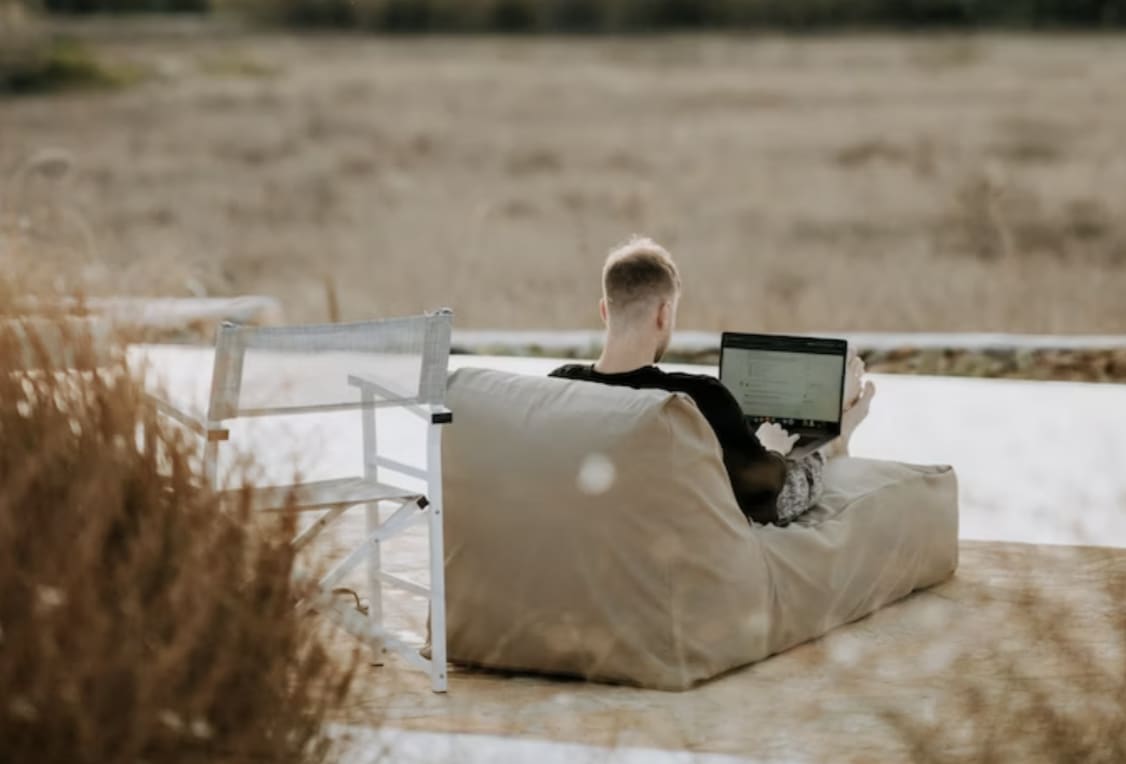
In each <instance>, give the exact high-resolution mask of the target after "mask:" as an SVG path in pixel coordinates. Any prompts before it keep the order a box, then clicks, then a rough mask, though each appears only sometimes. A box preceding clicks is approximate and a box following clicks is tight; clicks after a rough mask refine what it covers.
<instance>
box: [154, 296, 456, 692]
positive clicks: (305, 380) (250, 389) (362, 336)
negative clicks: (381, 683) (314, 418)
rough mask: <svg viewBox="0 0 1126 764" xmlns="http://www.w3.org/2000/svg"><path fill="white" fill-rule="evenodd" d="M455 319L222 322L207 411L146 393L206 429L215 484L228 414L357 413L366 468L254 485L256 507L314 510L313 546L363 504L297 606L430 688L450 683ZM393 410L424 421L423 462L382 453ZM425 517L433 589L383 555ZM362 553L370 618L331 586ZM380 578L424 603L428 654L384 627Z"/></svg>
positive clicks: (304, 535)
mask: <svg viewBox="0 0 1126 764" xmlns="http://www.w3.org/2000/svg"><path fill="white" fill-rule="evenodd" d="M452 321H453V314H452V313H451V312H450V311H449V310H440V311H437V312H435V313H430V314H426V315H423V316H413V317H409V318H398V319H389V320H384V321H370V322H362V323H353V324H325V325H317V326H293V327H264V328H256V327H244V326H237V325H234V324H230V323H225V324H223V325H222V326H221V327H220V329H219V332H218V335H217V338H216V343H215V366H214V369H213V372H212V378H211V394H210V401H209V404H208V411H207V414H206V417H205V418H202V419H200V418H195V417H192V416H191V415H190V414H188V413H186V412H185V411H184V410H183V409H182V408H179V407H176V406H173V405H172V404H171V403H170V402H168V401H166V400H162V399H159V398H156V397H154V398H153V400H154V401H155V403H156V405H157V406H158V407H159V408H160V410H161V411H163V412H164V413H165V414H167V415H169V416H171V417H173V418H174V419H176V420H177V421H179V422H180V423H181V424H183V425H185V426H187V427H188V428H190V429H191V430H192V431H194V432H195V433H197V434H198V435H200V436H202V437H203V438H204V440H205V444H204V469H205V471H206V474H207V475H208V478H209V480H211V481H212V484H213V485H214V486H215V487H216V488H218V487H219V486H218V480H219V474H218V465H219V447H220V445H221V444H222V443H223V442H225V441H227V440H229V438H230V428H229V425H230V423H231V421H232V420H236V419H239V418H243V417H264V416H281V415H289V414H303V413H317V412H335V411H345V410H352V409H354V410H357V411H358V412H359V413H360V415H361V417H362V430H363V474H362V475H357V476H353V477H347V478H338V479H333V480H321V481H316V482H307V483H301V484H299V485H290V486H273V487H268V488H260V489H257V490H255V492H254V499H253V500H254V507H255V509H258V510H262V511H279V510H282V509H285V508H286V506H287V503H291V502H293V501H295V502H296V505H297V507H298V508H299V509H301V510H317V511H320V513H321V514H320V516H319V517H318V518H317V519H316V520H315V521H314V522H312V523H311V524H309V525H308V526H307V527H305V529H304V530H302V531H301V532H300V533H299V534H298V535H297V536H296V537H295V538H294V540H293V543H294V545H295V547H296V548H301V547H304V546H306V545H307V544H309V542H311V541H312V540H313V539H314V538H316V537H317V536H318V535H319V534H320V533H321V532H322V531H323V530H324V529H325V528H327V527H328V526H330V525H331V524H332V523H333V522H335V521H336V520H338V519H340V518H341V516H342V515H343V514H344V513H345V512H346V511H347V510H348V509H350V508H352V507H356V506H363V507H365V508H366V523H367V527H366V532H365V535H364V537H363V539H362V541H361V542H360V543H359V544H357V545H356V546H355V547H354V548H352V549H350V550H349V551H348V553H347V554H346V555H345V557H344V558H343V559H342V560H341V561H340V562H339V563H337V564H336V565H335V566H334V567H333V568H332V569H331V570H329V571H328V573H327V574H325V575H324V576H323V577H322V578H321V579H320V580H319V581H318V582H317V583H316V586H315V587H314V594H313V595H311V596H310V597H308V598H307V599H306V600H304V601H303V602H301V603H299V605H298V606H299V607H300V608H303V609H305V610H308V611H317V612H320V613H323V614H325V615H327V616H329V617H330V618H331V619H332V620H333V621H334V622H335V623H336V624H337V625H338V626H340V627H341V628H343V629H344V630H346V631H347V632H349V633H351V634H353V635H354V636H356V637H358V638H360V639H361V640H363V641H365V642H367V643H368V644H370V645H372V647H374V648H375V649H376V650H377V651H381V652H382V651H391V652H394V653H396V654H398V655H400V656H401V657H402V658H403V659H404V660H405V661H406V662H407V663H408V664H410V665H412V666H414V667H416V668H419V669H422V670H423V671H425V672H427V673H428V674H429V675H430V685H431V688H432V689H433V691H434V692H445V691H446V611H445V568H444V550H443V543H442V453H441V451H442V449H441V432H442V429H441V428H442V425H444V424H446V423H448V422H450V421H452V418H453V416H452V413H451V412H450V411H449V409H447V408H446V406H445V400H446V377H447V371H448V364H449V352H450V331H451V324H452ZM388 409H401V410H404V411H408V412H411V413H412V414H414V415H416V416H418V417H420V418H421V419H422V420H423V421H424V423H425V426H426V427H427V439H426V456H425V464H424V465H422V466H416V465H411V464H407V463H405V462H402V461H398V460H395V459H391V458H389V457H387V456H385V455H383V454H381V453H380V452H379V449H378V445H379V441H378V438H377V434H378V433H377V416H376V414H377V412H379V411H385V410H388ZM384 473H394V474H397V475H399V476H405V477H408V478H413V479H414V480H416V481H421V482H422V483H423V484H424V485H425V491H420V490H417V489H414V490H411V489H407V488H403V487H401V486H399V485H397V484H396V483H394V482H388V481H387V480H385V479H383V478H384ZM400 482H401V481H400ZM381 504H390V505H391V506H392V507H394V510H393V511H392V512H391V514H390V516H389V517H387V519H386V520H381V518H380V512H379V507H380V505H381ZM420 522H426V523H427V524H428V526H429V542H430V559H429V569H430V586H429V588H427V587H423V586H421V585H420V584H417V583H415V582H412V581H408V580H406V579H405V578H401V577H399V576H395V575H392V574H390V573H388V572H387V571H385V570H383V566H382V556H381V554H380V551H381V546H382V544H384V543H386V542H387V541H388V540H390V539H391V538H393V537H395V536H398V535H399V534H401V533H402V532H403V531H405V530H407V529H408V528H409V527H411V526H413V525H414V524H416V523H420ZM365 560H366V562H367V564H368V570H367V584H368V587H369V589H370V593H369V594H370V598H369V601H370V606H369V611H368V614H367V617H364V616H363V615H362V614H361V612H360V611H359V610H358V609H357V607H355V606H353V605H352V604H351V601H349V603H345V602H343V601H341V599H340V597H338V596H335V595H334V594H333V589H334V588H336V585H337V584H339V583H340V582H341V581H342V579H344V577H345V576H347V575H348V574H349V573H350V572H351V571H353V570H354V569H355V568H357V567H358V566H359V565H361V564H363V563H364V561H365ZM384 585H388V586H393V587H397V588H399V589H401V590H405V591H407V592H410V593H413V594H417V595H421V596H423V597H425V598H426V599H427V600H428V601H429V610H430V613H429V615H430V657H429V659H427V658H425V657H423V655H422V653H421V652H420V650H419V647H420V646H417V645H410V644H408V643H407V642H406V641H405V640H404V639H402V638H401V637H399V636H396V635H394V634H392V633H391V632H389V631H388V630H387V629H386V628H385V627H384V619H383V596H382V594H383V586H384ZM357 599H358V595H357ZM357 604H358V603H357Z"/></svg>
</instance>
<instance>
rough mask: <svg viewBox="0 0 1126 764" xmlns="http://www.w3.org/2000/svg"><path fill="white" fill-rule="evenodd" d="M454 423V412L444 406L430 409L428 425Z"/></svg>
mask: <svg viewBox="0 0 1126 764" xmlns="http://www.w3.org/2000/svg"><path fill="white" fill-rule="evenodd" d="M453 421H454V412H452V411H450V410H449V409H448V408H446V407H445V406H431V407H430V424H450V423H451V422H453Z"/></svg>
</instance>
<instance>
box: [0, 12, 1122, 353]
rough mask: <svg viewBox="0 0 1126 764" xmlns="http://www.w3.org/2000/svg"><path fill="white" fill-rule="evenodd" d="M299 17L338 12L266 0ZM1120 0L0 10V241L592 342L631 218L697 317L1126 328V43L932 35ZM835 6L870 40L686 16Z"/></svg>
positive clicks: (103, 263) (330, 308) (66, 258)
mask: <svg viewBox="0 0 1126 764" xmlns="http://www.w3.org/2000/svg"><path fill="white" fill-rule="evenodd" d="M8 3H9V5H8V7H9V8H13V9H14V8H17V6H15V5H13V4H11V2H10V0H8ZM144 5H145V6H146V7H148V8H153V7H157V6H153V5H151V4H144ZM987 6H988V8H987ZM56 7H58V8H68V9H79V10H85V9H89V8H90V7H92V6H91V5H82V4H66V3H62V2H60V3H59V4H57V6H56ZM113 7H116V8H124V7H126V6H125V5H117V6H113ZM159 7H162V8H165V7H167V8H173V7H175V8H180V7H186V6H178V5H176V4H175V3H166V4H164V5H161V6H159ZM299 7H308V8H314V7H316V8H322V7H329V6H328V5H326V4H325V3H323V2H321V1H320V0H316V1H314V0H304V1H302V0H294V2H292V3H278V4H276V5H274V6H271V9H265V10H271V11H272V12H273V11H276V12H279V13H280V12H281V11H285V14H282V15H280V16H279V15H278V13H270V14H266V15H267V16H270V17H271V18H272V19H273V20H275V21H276V20H278V19H280V18H283V16H284V19H285V20H288V21H291V22H292V21H294V20H297V19H299V18H301V19H306V17H299V16H292V15H286V14H288V13H289V10H292V9H296V8H299ZM1001 7H1005V8H1008V9H1009V11H1008V12H1006V13H1004V14H1001V13H1000V11H999V10H998V9H999V8H1001ZM1124 7H1126V5H1124V4H1123V3H1113V2H1111V3H1107V2H1103V3H1086V4H1084V3H1074V2H1069V3H1064V2H1062V1H1061V2H1059V3H1051V2H1037V3H1033V2H1026V3H1020V2H1014V3H1008V4H1005V3H989V4H986V3H962V2H932V3H927V2H904V1H900V2H883V3H882V2H876V1H875V0H873V2H867V3H838V4H834V3H808V4H803V3H767V2H743V3H740V2H734V0H733V1H732V2H730V3H722V2H705V3H676V2H665V3H640V2H637V3H629V2H624V1H623V2H618V3H585V4H584V3H564V2H558V3H520V2H507V3H505V2H491V3H487V2H458V3H452V2H447V3H438V2H431V3H422V2H412V3H405V2H369V3H359V4H355V5H352V4H349V5H348V8H349V9H351V10H350V11H349V13H351V14H353V15H349V16H347V17H344V16H341V17H339V18H336V19H335V20H336V21H337V22H339V23H342V24H363V25H368V26H372V27H376V28H388V27H389V26H393V25H392V24H391V22H390V21H388V19H390V18H392V16H391V15H388V14H392V15H393V10H394V9H395V8H399V9H400V10H402V9H403V8H413V9H414V11H412V12H416V13H417V14H423V15H422V16H419V18H423V16H424V17H425V19H428V20H429V21H427V22H426V25H429V26H432V27H433V28H436V29H455V30H464V29H477V28H483V29H492V30H495V29H498V28H503V25H502V24H500V22H498V21H497V18H499V16H498V14H501V10H500V9H503V8H509V9H516V8H524V9H525V10H528V9H536V11H535V13H537V14H548V15H537V16H536V19H538V20H537V21H536V22H535V24H534V25H532V26H533V27H534V29H537V30H540V29H548V28H555V27H558V26H559V24H557V23H556V21H552V20H551V19H555V18H556V17H554V16H550V13H555V12H560V13H561V12H562V11H561V10H560V9H564V8H570V9H571V10H572V11H574V12H575V13H578V12H579V11H578V10H576V9H581V8H587V9H588V10H590V9H597V14H601V15H598V18H599V19H604V21H599V22H598V24H597V25H591V26H590V28H591V29H597V30H614V29H628V30H646V29H653V28H660V29H665V28H668V29H673V30H678V33H677V34H667V35H659V36H651V35H640V36H637V35H635V36H624V37H623V36H614V35H579V36H574V35H572V36H562V37H560V36H550V35H507V36H506V35H455V36H448V35H447V36H442V35H439V36H434V35H421V36H419V35H407V36H386V35H357V34H354V33H351V32H345V31H342V30H336V31H324V30H322V31H320V32H317V33H315V34H309V33H305V32H303V31H302V32H298V31H296V28H295V27H293V26H291V27H289V28H288V30H286V29H279V28H277V27H269V26H262V25H260V24H258V23H256V21H255V20H261V19H262V18H263V16H262V11H263V9H261V8H257V9H252V10H255V11H257V15H252V16H250V17H246V16H243V17H240V19H241V20H238V21H236V20H233V18H232V16H231V15H230V12H231V7H230V6H229V5H228V6H223V7H222V8H220V9H219V10H221V11H223V13H219V14H218V18H211V17H200V16H190V17H175V18H172V19H171V20H162V19H157V18H152V17H150V18H146V19H144V20H137V19H135V18H131V17H123V16H108V17H107V16H102V17H98V18H95V19H93V20H91V19H89V18H86V17H82V20H77V21H76V20H75V17H73V16H66V17H64V18H63V19H60V17H59V16H54V17H50V18H49V19H48V20H46V21H42V18H40V20H41V21H42V23H41V24H38V25H37V24H36V23H34V21H35V20H32V21H31V22H29V23H25V24H22V25H13V24H12V23H11V19H12V18H15V16H13V15H12V14H11V13H9V14H8V16H7V18H8V19H9V23H8V29H9V31H8V32H7V33H6V34H7V35H8V37H7V38H6V40H5V43H4V45H3V50H4V51H6V53H5V56H6V57H7V59H8V60H9V63H8V66H9V68H11V67H12V64H11V60H12V59H14V58H15V56H13V55H11V53H12V51H14V50H15V49H16V47H15V43H14V42H11V41H13V40H15V39H16V36H17V33H13V32H12V31H11V30H12V29H15V28H16V27H17V26H22V27H23V32H22V33H20V34H22V36H23V37H24V38H25V39H31V36H32V35H34V34H35V33H34V32H33V31H29V30H32V28H33V27H36V26H38V30H39V33H40V35H41V40H44V41H45V42H41V43H40V44H39V46H38V48H37V51H38V52H36V53H25V54H23V55H22V60H23V61H24V62H25V65H26V62H27V61H29V60H34V61H35V62H36V63H35V65H34V66H33V67H31V68H32V69H33V70H35V71H38V72H39V74H38V75H28V74H26V73H25V74H22V75H20V77H17V78H15V79H14V80H13V78H11V77H9V78H8V82H9V85H11V83H12V82H15V83H16V85H17V86H18V87H9V90H12V91H15V92H16V93H19V94H22V95H9V96H7V97H0V248H2V250H3V251H0V257H8V258H20V262H21V264H22V267H25V268H27V269H29V270H32V271H35V273H36V274H37V276H38V277H39V278H41V279H44V280H47V281H54V282H58V281H60V279H61V278H62V274H66V276H65V279H66V280H72V281H73V280H78V281H81V283H82V284H83V285H85V286H86V287H87V288H88V289H90V290H92V291H93V292H95V293H115V294H121V293H129V294H161V295H210V296H216V295H233V294H241V293H262V294H268V295H273V296H276V297H278V298H280V300H281V302H282V305H283V306H284V310H285V314H286V317H287V319H291V320H294V321H310V320H324V319H326V318H328V317H330V316H339V317H342V318H344V319H359V318H365V317H372V316H380V315H392V314H402V313H409V312H414V311H417V310H420V309H424V308H428V307H435V306H436V305H438V304H448V305H450V306H452V307H453V308H454V309H455V310H456V311H457V314H458V324H459V326H461V327H463V328H469V327H475V328H595V327H597V325H598V323H597V315H596V311H595V309H594V304H595V302H596V300H597V297H598V272H599V267H600V264H601V260H602V258H603V256H604V254H605V252H606V250H607V249H608V248H609V247H610V246H611V245H613V244H614V243H616V242H618V241H620V240H621V239H623V238H625V237H627V236H629V235H630V234H632V233H635V232H642V233H648V234H650V235H653V236H655V237H656V238H658V239H659V240H661V241H662V242H664V243H666V244H667V245H668V246H669V247H670V248H671V249H672V251H673V253H674V255H675V256H677V257H678V259H679V260H680V262H681V266H682V269H683V272H684V278H685V281H686V283H687V286H688V291H687V293H686V297H685V300H684V302H683V304H682V310H681V325H682V327H683V328H686V329H708V330H714V329H721V328H732V327H739V328H746V329H750V328H760V329H764V330H770V331H801V330H806V331H819V330H830V329H831V330H839V331H850V330H860V331H916V330H925V331H1010V332H1045V333H1046V332H1064V333H1119V332H1122V331H1124V329H1126V300H1123V299H1122V297H1121V296H1122V295H1123V294H1126V108H1123V107H1122V106H1121V103H1120V100H1121V99H1120V98H1119V97H1118V94H1119V93H1120V91H1121V83H1122V82H1124V81H1126V45H1123V42H1122V39H1121V38H1119V37H1118V36H1115V35H1113V34H1089V33H1078V32H1068V33H1064V32H1056V33H1052V34H1030V33H1027V32H1025V31H1020V32H1011V31H996V30H994V31H973V32H968V31H965V30H963V31H951V29H950V28H951V27H955V28H957V27H959V26H966V25H977V24H979V23H984V24H986V26H994V25H1000V26H1001V27H1005V26H1006V25H1015V26H1017V27H1019V28H1025V27H1029V26H1031V27H1038V26H1045V25H1046V26H1059V25H1063V26H1067V25H1073V24H1084V25H1087V26H1106V25H1109V26H1111V27H1114V26H1115V25H1117V24H1119V23H1121V21H1122V20H1123V15H1122V10H1123V8H1124ZM242 8H243V9H244V10H245V9H246V8H247V6H242ZM660 8H664V9H666V10H665V11H661V13H665V14H666V15H665V16H661V15H660V14H659V13H657V11H658V10H659V9H660ZM676 8H681V9H682V10H683V9H687V8H696V9H697V10H699V13H701V14H705V11H706V13H707V14H712V15H707V17H706V18H704V17H703V16H701V17H699V18H695V20H693V18H689V17H688V16H677V15H676V13H677V12H674V10H673V9H676ZM797 8H805V9H807V10H808V14H807V15H805V16H802V17H801V18H802V19H804V21H801V22H800V23H799V22H798V21H795V19H797V18H798V17H797V16H793V15H788V14H793V13H796V11H795V10H794V9H797ZM845 8H847V9H850V10H847V12H846V11H845V10H843V9H845ZM944 8H945V9H946V10H942V9H944ZM956 8H960V9H962V11H964V12H965V13H963V15H962V16H960V17H959V16H957V14H955V15H954V16H951V15H950V14H951V13H953V11H951V10H950V9H956ZM287 9H289V10H287ZM426 9H429V10H426ZM441 9H445V10H441ZM455 9H456V12H455ZM551 9H554V10H551ZM629 9H633V10H629ZM638 9H649V10H650V11H653V12H654V13H655V14H657V15H653V16H650V17H646V18H647V19H648V20H643V19H641V17H640V16H639V15H638V14H640V11H639V10H638ZM724 9H726V10H724ZM739 9H742V10H739ZM894 9H899V10H900V11H902V12H903V13H904V14H906V15H902V16H901V17H897V16H896V15H895V13H893V12H892V11H893V10H894ZM912 9H913V10H912ZM975 9H976V10H975ZM988 9H992V10H989V12H988V13H987V12H986V11H987V10H988ZM1084 9H1085V10H1084ZM737 10H738V11H739V13H743V12H744V11H745V12H746V13H744V14H743V15H741V16H740V15H739V14H738V13H736V11H737ZM970 10H974V13H976V14H977V15H976V16H974V17H973V18H970V17H969V16H968V15H966V14H969V13H970ZM486 11H487V12H486ZM549 11H550V13H549ZM627 11H628V12H627ZM727 11H730V12H731V13H730V14H729V15H727V16H725V15H724V13H727ZM948 11H949V12H948ZM962 11H959V13H961V12H962ZM979 11H980V13H978V12H979ZM310 12H311V11H310ZM396 12H397V11H396ZM403 12H405V11H403ZM513 12H514V13H515V11H513ZM528 12H529V13H531V11H530V10H528ZM590 12H591V13H594V11H590ZM635 12H636V13H635ZM897 12H898V11H897ZM995 12H996V13H995ZM631 13H632V14H634V15H633V16H630V14H631ZM685 13H687V11H685ZM756 13H757V14H759V15H758V16H756V15H755V14H756ZM359 14H362V18H361V15H359ZM443 14H447V15H443ZM449 14H452V15H449ZM490 14H491V15H490ZM732 14H734V15H732ZM834 14H836V15H834ZM865 14H868V15H865ZM990 14H992V15H990ZM501 15H503V14H501ZM705 15H706V14H705ZM27 18H28V19H30V18H31V17H30V16H28V17H27ZM834 18H835V19H837V21H838V22H839V23H842V24H844V25H846V26H849V25H863V24H882V25H884V26H885V28H884V29H882V30H876V31H865V32H850V33H849V34H845V35H798V36H792V35H785V34H780V33H777V32H766V31H761V30H759V31H753V32H750V33H747V34H700V33H694V34H686V33H684V29H685V28H689V29H691V28H693V27H695V26H700V25H703V26H711V25H728V26H732V25H733V26H735V27H736V28H740V27H743V26H747V25H751V26H756V27H757V26H761V25H763V24H766V23H768V22H769V23H772V24H773V23H776V22H777V23H779V24H781V27H782V28H783V29H787V28H792V27H794V26H799V27H803V28H808V27H810V26H818V25H819V24H820V23H821V22H820V21H818V22H816V23H815V19H822V20H823V21H824V22H825V23H826V24H828V22H829V21H830V20H832V19H834ZM248 19H250V20H248ZM443 19H444V21H443ZM490 19H491V20H490ZM628 19H634V20H635V21H636V23H634V21H630V22H628V23H627V21H628ZM662 19H664V20H662ZM677 19H680V20H679V21H678V20H677ZM724 19H726V21H725V20H724ZM306 20H315V19H312V17H311V16H310V17H308V18H307V19H306ZM321 20H322V21H323V20H324V19H321ZM330 20H331V19H330ZM928 21H935V22H941V24H940V26H938V27H935V29H934V31H933V32H931V33H926V34H924V33H920V32H919V28H921V25H922V24H923V23H924V22H928ZM560 23H561V22H560ZM900 24H906V25H908V26H913V27H915V28H916V31H915V32H913V33H912V34H909V35H899V34H893V33H892V31H890V30H889V29H887V28H886V27H888V26H890V27H896V26H897V25H900ZM420 25H422V23H421V22H419V23H418V24H416V25H415V26H420ZM426 25H423V26H426ZM429 26H428V28H429ZM564 26H566V25H564ZM582 28H584V29H585V28H587V27H582ZM25 46H26V48H27V49H28V50H32V49H36V46H35V45H31V44H29V43H25ZM37 56H38V58H36V57H37ZM44 71H47V72H49V73H53V74H52V75H51V76H44V75H43V72H44ZM35 76H38V77H39V80H36V79H35ZM27 91H33V92H31V93H29V92H27ZM43 91H47V92H46V93H44V92H43ZM327 292H333V293H334V294H335V298H334V299H333V300H329V299H328V298H327V297H326V293H327ZM330 303H332V304H331V305H330Z"/></svg>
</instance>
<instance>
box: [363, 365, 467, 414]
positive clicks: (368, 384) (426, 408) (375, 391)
mask: <svg viewBox="0 0 1126 764" xmlns="http://www.w3.org/2000/svg"><path fill="white" fill-rule="evenodd" d="M348 384H349V385H351V386H352V387H358V388H360V391H361V392H363V393H365V394H368V395H378V396H380V397H381V398H384V399H385V402H384V404H383V406H380V405H379V404H375V405H376V406H377V407H379V408H384V407H388V408H390V407H394V406H399V407H401V408H405V409H407V410H408V411H410V412H411V413H412V414H415V415H417V416H419V417H421V418H422V419H425V420H426V421H428V422H429V423H430V424H449V423H450V422H452V421H453V417H454V415H453V412H452V411H450V410H449V409H448V408H446V407H445V406H443V405H441V404H430V405H426V404H422V403H419V402H418V401H416V400H413V399H410V398H404V397H403V396H402V395H400V394H398V393H396V392H395V391H393V390H390V389H388V388H386V387H384V386H383V385H381V384H379V383H378V382H375V381H373V380H370V379H368V378H367V377H361V376H360V375H358V374H349V375H348ZM399 401H401V403H400V402H399Z"/></svg>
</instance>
